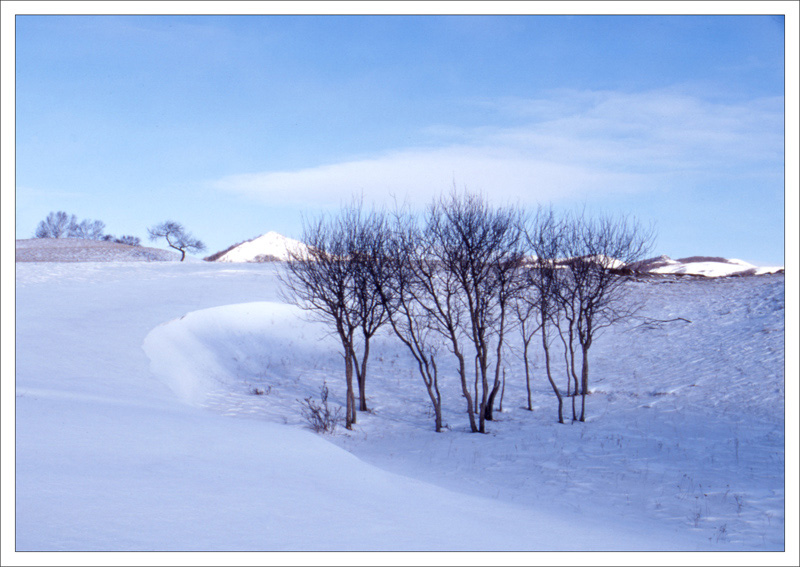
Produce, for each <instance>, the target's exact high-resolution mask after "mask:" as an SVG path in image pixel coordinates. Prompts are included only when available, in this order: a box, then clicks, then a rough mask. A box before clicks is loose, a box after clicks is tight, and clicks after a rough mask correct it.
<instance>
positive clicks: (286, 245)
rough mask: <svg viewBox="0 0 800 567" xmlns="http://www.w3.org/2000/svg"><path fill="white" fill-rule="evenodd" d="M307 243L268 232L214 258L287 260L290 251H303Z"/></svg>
mask: <svg viewBox="0 0 800 567" xmlns="http://www.w3.org/2000/svg"><path fill="white" fill-rule="evenodd" d="M304 249H305V244H303V243H302V242H300V241H299V240H294V239H293V238H288V237H286V236H283V235H282V234H278V233H277V232H272V231H270V232H268V233H266V234H262V235H261V236H259V237H258V238H254V239H252V240H248V241H246V242H242V243H241V244H237V245H236V246H233V247H232V248H230V249H228V250H227V251H226V252H225V253H224V254H222V255H221V256H219V257H218V258H216V259H214V260H213V261H215V262H270V261H276V260H280V261H286V260H288V259H289V251H290V250H291V251H298V252H299V251H303V250H304Z"/></svg>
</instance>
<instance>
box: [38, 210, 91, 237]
mask: <svg viewBox="0 0 800 567" xmlns="http://www.w3.org/2000/svg"><path fill="white" fill-rule="evenodd" d="M105 228H106V225H105V223H104V222H103V221H99V220H90V219H84V220H82V221H80V222H78V217H76V216H75V215H68V214H67V213H65V212H64V211H57V212H51V213H50V214H49V215H47V218H45V219H44V220H43V221H41V222H40V223H39V224H38V225H37V226H36V232H35V233H34V236H35V237H36V238H84V239H86V240H102V238H103V231H104V230H105Z"/></svg>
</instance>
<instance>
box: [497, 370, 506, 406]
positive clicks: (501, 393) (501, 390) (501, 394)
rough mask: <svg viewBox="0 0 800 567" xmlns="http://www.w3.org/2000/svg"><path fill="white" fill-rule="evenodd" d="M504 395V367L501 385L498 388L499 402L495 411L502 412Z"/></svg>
mask: <svg viewBox="0 0 800 567" xmlns="http://www.w3.org/2000/svg"><path fill="white" fill-rule="evenodd" d="M505 395H506V369H505V368H503V387H502V388H500V403H499V404H498V406H497V411H499V412H500V413H503V397H504V396H505Z"/></svg>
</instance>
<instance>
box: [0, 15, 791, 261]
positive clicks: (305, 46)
mask: <svg viewBox="0 0 800 567" xmlns="http://www.w3.org/2000/svg"><path fill="white" fill-rule="evenodd" d="M12 4H13V3H12ZM23 4H24V3H23ZM501 5H502V3H501ZM51 6H52V5H51ZM107 6H108V5H107V4H104V3H100V4H99V5H97V6H96V7H94V8H92V7H89V10H92V9H93V10H95V11H98V12H105V11H107V10H106V9H101V8H107ZM578 6H580V4H579V5H578ZM637 6H639V5H637ZM762 6H765V8H762V9H763V10H766V8H767V7H773V6H774V7H776V9H775V10H774V11H772V12H770V11H767V12H764V13H766V14H768V13H776V14H777V13H779V12H780V13H783V12H786V10H787V9H789V6H788V4H782V3H773V4H770V3H766V4H762ZM363 7H365V6H363V5H362V7H361V8H359V9H363ZM357 8H358V7H357ZM139 9H141V8H139ZM177 9H178V10H185V9H188V7H179V8H177ZM195 9H196V8H195ZM448 9H451V8H448ZM712 9H713V10H723V9H724V6H721V5H718V6H712ZM791 10H793V11H794V12H793V13H794V14H795V19H796V8H791ZM49 11H50V12H52V8H51V9H50V10H49ZM128 11H130V10H128ZM706 11H708V10H706ZM17 13H18V14H21V13H25V12H24V11H23V12H19V11H18V12H17ZM28 13H30V11H28ZM787 13H788V12H787ZM789 21H790V19H789V18H787V19H786V21H784V18H783V17H781V16H772V15H763V16H758V15H755V16H750V15H738V16H728V15H709V16H694V15H673V16H669V15H638V16H610V15H593V16H592V15H557V16H547V15H504V16H503V15H481V16H479V15H438V16H429V15H416V16H413V15H412V16H406V15H391V16H366V15H361V16H358V15H327V16H323V15H294V16H279V15H265V16H253V15H227V16H212V15H205V16H204V15H196V16H188V15H170V16H145V15H113V14H112V15H107V16H97V15H88V16H78V15H50V16H47V15H16V17H15V18H14V21H13V30H14V32H15V36H14V37H15V43H14V48H15V52H14V57H15V59H14V61H15V64H16V65H15V72H14V75H13V77H14V79H15V83H14V91H13V94H14V95H15V98H14V107H13V111H14V117H15V119H16V122H15V131H14V138H13V140H14V148H15V160H14V166H15V168H14V171H15V178H14V180H13V181H14V185H15V192H14V194H15V198H16V199H15V207H14V208H15V221H16V222H15V236H16V238H31V237H32V236H33V232H34V230H35V228H36V225H37V223H38V222H39V221H40V220H42V219H44V218H45V217H46V216H47V214H48V213H49V212H50V211H57V210H64V211H66V212H68V213H71V214H75V215H77V216H78V218H79V219H83V218H88V219H99V220H102V221H103V222H105V224H106V231H107V232H108V233H111V234H114V235H116V236H120V235H128V234H129V235H133V236H139V237H140V238H142V241H143V243H147V241H146V236H147V231H146V229H147V227H148V226H152V225H154V224H156V223H158V222H160V221H163V220H167V219H171V220H175V221H178V222H181V223H183V224H184V226H185V227H186V228H187V230H189V231H190V232H191V233H192V234H194V236H196V237H198V238H200V239H201V240H203V241H204V242H205V243H206V245H207V247H208V251H207V253H209V254H210V253H212V252H216V251H218V250H221V249H225V248H227V247H229V246H230V245H232V244H235V243H237V242H241V241H243V240H246V239H250V238H253V237H256V236H259V235H261V234H263V233H265V232H268V231H272V230H274V231H277V232H280V233H282V234H284V235H286V236H290V237H294V238H298V237H300V236H301V234H302V222H303V218H306V219H311V218H314V217H316V216H317V215H320V214H324V213H330V212H335V211H336V210H337V209H338V208H339V207H340V206H341V205H342V204H343V203H346V202H348V201H350V199H351V198H352V196H353V195H360V196H362V197H363V199H364V202H365V203H367V204H368V205H375V206H380V207H388V208H391V207H393V206H394V205H393V203H395V201H400V202H407V203H409V204H411V205H412V206H415V207H418V208H422V207H424V206H425V205H426V204H428V203H429V202H431V200H432V199H433V198H434V197H435V196H437V195H439V194H441V193H442V192H445V191H448V190H449V189H450V188H452V186H453V185H454V184H455V185H456V186H457V187H458V188H459V189H466V190H469V191H474V192H480V193H481V194H483V195H484V196H486V197H487V199H488V200H489V201H490V202H492V203H493V204H496V205H498V206H501V205H507V204H521V205H524V206H526V207H530V208H535V207H536V206H537V205H540V204H541V205H550V204H552V205H553V206H555V207H556V208H563V209H566V210H570V209H574V208H585V210H586V211H587V212H588V213H589V214H620V213H624V214H629V215H632V216H634V217H635V218H636V219H637V220H639V221H640V222H641V223H642V224H644V225H649V224H653V225H654V226H655V229H656V231H657V234H658V236H657V239H656V243H655V246H654V249H653V255H660V254H666V255H669V256H671V257H673V258H681V257H686V256H695V255H706V256H724V257H728V258H738V259H742V260H745V261H748V262H752V263H754V264H758V265H784V264H785V254H784V236H785V234H784V231H785V228H786V227H785V224H786V223H785V218H784V213H785V211H786V206H785V205H786V197H787V195H790V194H793V193H796V192H797V188H796V187H793V188H792V189H791V191H788V192H787V187H786V184H785V171H784V164H785V158H784V145H785V140H784V123H785V119H786V115H785V108H786V107H785V105H786V103H787V100H786V93H785V90H786V86H787V85H786V78H785V74H784V70H785V67H786V62H785V60H784V44H785V41H786V38H785V24H786V23H788V22H789ZM4 25H5V24H4ZM792 26H794V21H792ZM4 29H5V28H4ZM793 40H794V38H793ZM790 52H792V53H793V51H791V50H790ZM793 80H794V77H792V81H793ZM4 82H5V81H4ZM792 84H793V83H792ZM6 92H7V91H6V90H5V87H4V94H5V93H6ZM793 92H796V91H793ZM792 108H794V107H792ZM792 112H793V111H792ZM792 124H793V123H792ZM791 128H792V129H791V130H789V131H788V133H791V134H792V135H794V128H795V126H794V125H792V127H791ZM4 153H5V149H4ZM4 187H5V185H4ZM4 192H5V188H4ZM790 214H792V213H790ZM792 230H793V229H792ZM153 245H155V246H159V247H164V244H163V243H159V244H153Z"/></svg>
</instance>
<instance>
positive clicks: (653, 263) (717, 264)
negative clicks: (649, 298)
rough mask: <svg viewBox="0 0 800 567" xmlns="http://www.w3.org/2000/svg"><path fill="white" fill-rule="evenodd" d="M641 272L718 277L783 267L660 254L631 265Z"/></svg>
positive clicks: (758, 273)
mask: <svg viewBox="0 0 800 567" xmlns="http://www.w3.org/2000/svg"><path fill="white" fill-rule="evenodd" d="M631 268H632V269H634V270H635V271H637V272H639V273H649V274H672V275H686V276H704V277H708V278H718V277H727V276H749V275H763V274H775V273H782V272H783V267H781V266H774V267H759V266H754V265H753V264H750V263H748V262H745V261H743V260H736V259H727V258H718V257H707V256H692V257H689V258H680V259H678V260H673V259H672V258H670V257H669V256H659V257H657V258H650V259H648V260H643V261H641V262H637V263H636V264H635V265H633V266H631Z"/></svg>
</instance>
